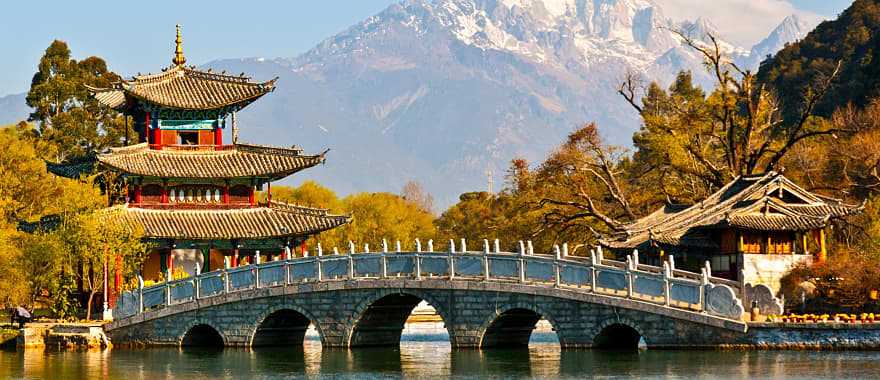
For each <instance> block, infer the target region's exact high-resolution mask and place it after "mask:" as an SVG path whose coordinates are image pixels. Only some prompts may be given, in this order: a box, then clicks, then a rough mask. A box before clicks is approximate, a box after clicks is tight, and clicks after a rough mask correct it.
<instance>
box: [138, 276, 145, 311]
mask: <svg viewBox="0 0 880 380" xmlns="http://www.w3.org/2000/svg"><path fill="white" fill-rule="evenodd" d="M137 278H138V314H140V313H143V312H144V278H143V277H141V275H138V276H137Z"/></svg>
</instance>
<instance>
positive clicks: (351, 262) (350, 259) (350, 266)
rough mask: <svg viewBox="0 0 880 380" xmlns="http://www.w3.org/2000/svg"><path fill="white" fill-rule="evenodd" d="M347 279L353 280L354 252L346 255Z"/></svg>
mask: <svg viewBox="0 0 880 380" xmlns="http://www.w3.org/2000/svg"><path fill="white" fill-rule="evenodd" d="M348 279H349V280H354V254H351V255H348Z"/></svg>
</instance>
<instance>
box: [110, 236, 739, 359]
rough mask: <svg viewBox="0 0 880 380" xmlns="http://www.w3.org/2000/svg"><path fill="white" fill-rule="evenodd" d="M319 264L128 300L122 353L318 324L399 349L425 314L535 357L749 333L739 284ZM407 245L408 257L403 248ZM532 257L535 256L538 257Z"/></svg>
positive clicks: (498, 260) (387, 257)
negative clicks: (415, 315)
mask: <svg viewBox="0 0 880 380" xmlns="http://www.w3.org/2000/svg"><path fill="white" fill-rule="evenodd" d="M431 245H432V244H429V247H428V250H427V251H422V250H421V244H420V243H419V242H418V241H417V249H416V251H415V252H400V251H397V252H388V249H387V245H386V244H383V250H382V251H381V252H365V253H355V251H354V245H353V244H352V245H351V247H350V252H349V253H348V254H333V255H323V253H322V252H320V251H319V254H318V255H316V256H312V257H302V258H292V259H288V260H280V261H272V262H266V263H259V262H258V263H257V264H256V265H248V266H244V267H238V268H227V269H222V270H218V271H213V272H209V273H202V274H199V275H197V276H194V277H192V278H187V279H182V280H176V281H170V282H166V283H162V284H159V285H157V286H153V287H148V288H143V287H140V288H139V289H137V290H135V291H132V292H127V293H124V294H123V295H122V297H120V301H119V303H118V304H117V305H116V307H115V308H114V310H113V312H114V316H115V317H116V320H115V321H114V322H113V323H111V324H109V325H108V326H107V328H108V330H109V332H110V335H111V338H112V339H113V341H114V344H117V345H119V344H126V343H132V344H146V345H204V344H212V345H218V344H222V345H226V346H272V345H299V344H302V342H303V339H304V335H305V333H306V331H307V329H308V327H309V326H310V325H312V326H314V327H315V330H316V331H317V332H318V334H319V335H320V339H321V342H322V344H323V345H324V346H325V347H365V346H386V345H397V344H399V342H400V337H401V333H402V332H403V329H404V324H405V322H406V320H407V319H408V318H409V316H410V315H411V313H412V310H413V309H414V308H415V307H416V305H418V304H419V303H421V302H427V303H428V304H430V305H431V306H433V307H434V308H435V309H436V310H437V313H438V314H439V316H440V318H441V320H442V321H443V323H444V326H445V328H446V330H447V332H448V336H449V341H450V343H451V345H452V346H453V347H487V348H488V347H525V346H527V345H528V342H529V339H530V336H531V334H532V330H534V328H535V326H536V324H537V322H538V321H539V320H541V319H542V318H543V319H546V320H547V322H548V323H549V324H550V325H551V326H552V328H553V330H555V331H556V333H557V335H558V340H559V344H560V345H561V346H562V347H616V346H621V345H622V346H625V347H632V346H633V345H634V344H637V343H638V342H639V341H640V340H641V341H643V342H644V343H645V344H647V345H648V346H649V347H650V346H654V347H694V346H711V345H718V344H723V343H729V342H731V341H732V340H735V339H736V338H737V337H738V336H739V335H742V334H743V333H744V332H745V330H746V326H745V323H743V322H742V321H741V320H740V318H741V316H742V314H743V306H742V304H743V302H742V300H741V299H740V296H741V295H742V294H743V291H742V287H741V286H740V284H739V283H737V282H734V281H730V280H725V279H720V278H715V277H713V276H712V275H711V270H710V269H709V268H708V266H707V267H706V268H704V269H703V270H702V273H700V274H696V273H690V272H685V271H681V270H678V269H676V268H675V266H674V262H667V263H664V264H663V266H662V267H655V266H649V265H643V264H640V263H639V258H638V253H637V252H633V254H632V255H630V256H628V257H627V259H626V261H625V262H619V261H613V260H608V259H603V258H602V253H601V251H600V250H597V251H593V252H591V255H590V257H586V258H584V257H573V256H568V255H567V247H565V246H563V247H561V248H559V247H557V248H556V250H555V252H554V253H553V254H552V255H535V254H534V253H533V252H531V249H530V245H531V244H528V245H526V244H524V243H522V242H520V249H519V252H517V253H510V252H500V250H499V249H498V247H499V244H498V242H497V241H496V242H495V244H494V247H495V249H494V251H490V244H489V242H488V241H484V247H483V248H484V249H483V251H467V250H466V248H465V242H464V241H463V240H462V242H461V246H460V247H462V249H461V250H460V251H459V252H455V250H454V244H450V246H452V247H453V248H452V250H450V251H449V252H433V249H431V248H432V247H431ZM398 246H399V245H398ZM527 247H529V248H527Z"/></svg>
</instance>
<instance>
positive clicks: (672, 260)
mask: <svg viewBox="0 0 880 380" xmlns="http://www.w3.org/2000/svg"><path fill="white" fill-rule="evenodd" d="M666 262H667V263H669V278H674V277H675V256H672V255H669V258H668V259H666Z"/></svg>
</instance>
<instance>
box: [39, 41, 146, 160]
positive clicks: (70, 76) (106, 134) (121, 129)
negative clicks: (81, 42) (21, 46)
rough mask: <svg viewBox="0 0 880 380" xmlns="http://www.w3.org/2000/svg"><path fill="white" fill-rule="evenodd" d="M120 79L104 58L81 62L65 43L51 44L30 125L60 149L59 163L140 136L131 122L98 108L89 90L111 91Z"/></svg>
mask: <svg viewBox="0 0 880 380" xmlns="http://www.w3.org/2000/svg"><path fill="white" fill-rule="evenodd" d="M119 79H120V77H119V76H118V75H116V74H115V73H113V72H111V71H109V70H107V64H106V63H105V62H104V60H103V59H101V58H98V57H89V58H86V59H84V60H82V61H77V60H75V59H72V58H71V52H70V49H69V48H68V47H67V44H66V43H64V42H63V41H58V40H55V41H53V42H52V44H50V45H49V47H48V48H47V49H46V52H45V54H44V55H43V57H42V58H40V63H39V65H38V69H37V72H36V73H35V74H34V76H33V79H32V80H31V88H30V91H28V94H27V98H26V102H27V105H28V106H30V107H32V108H33V112H32V113H31V114H30V117H29V121H31V122H35V123H37V130H36V132H37V133H38V134H39V136H41V137H42V138H43V139H45V140H46V141H49V142H51V143H53V144H54V145H56V146H57V147H58V150H57V151H56V157H54V160H57V161H63V160H66V159H71V158H78V157H83V156H86V155H88V154H90V153H92V152H94V151H98V150H102V149H104V148H106V147H109V146H117V145H121V144H122V143H123V142H124V140H125V139H126V138H128V139H131V138H136V134H135V133H134V132H133V130H132V129H131V123H130V121H129V120H127V119H126V118H125V117H124V116H121V115H120V114H119V113H118V112H116V111H114V110H111V109H109V108H107V107H105V106H103V105H101V104H99V103H98V101H97V100H95V99H94V98H93V97H92V96H91V95H90V93H89V89H88V88H87V87H86V86H93V87H99V88H106V87H110V85H111V83H113V82H116V81H119Z"/></svg>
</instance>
